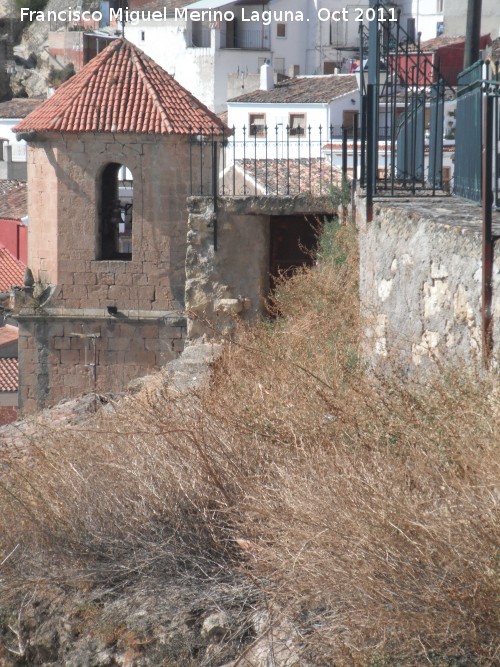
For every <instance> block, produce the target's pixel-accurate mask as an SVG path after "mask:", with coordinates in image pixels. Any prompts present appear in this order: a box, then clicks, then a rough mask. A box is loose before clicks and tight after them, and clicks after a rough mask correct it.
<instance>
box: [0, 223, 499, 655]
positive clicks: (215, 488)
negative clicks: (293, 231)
mask: <svg viewBox="0 0 500 667" xmlns="http://www.w3.org/2000/svg"><path fill="white" fill-rule="evenodd" d="M357 275H358V274H357V256H356V238H355V233H354V231H353V230H352V229H351V228H349V227H341V226H338V225H327V226H326V228H325V232H324V234H323V239H322V241H321V243H320V261H319V263H318V265H317V266H316V267H314V268H313V269H312V270H304V271H299V272H298V273H297V274H296V275H295V276H293V277H292V278H291V279H289V280H288V281H286V282H285V281H283V282H282V283H281V284H280V286H279V289H278V292H279V297H278V298H279V312H280V319H279V321H278V322H277V323H276V324H275V325H274V326H269V325H265V324H264V323H263V324H262V325H257V326H255V327H253V328H250V329H241V330H240V332H239V334H238V337H237V339H236V341H233V342H231V343H228V344H227V346H226V348H225V352H224V355H223V358H222V359H221V360H220V361H219V362H218V364H217V366H216V367H215V369H214V376H213V380H212V383H211V386H210V387H209V388H207V389H206V390H202V391H201V390H200V391H197V392H193V393H192V394H190V395H189V396H185V395H182V396H179V395H177V394H175V393H172V392H170V391H169V390H168V388H163V389H162V390H160V391H159V394H157V395H156V396H155V397H154V398H149V399H146V398H142V399H138V398H137V399H130V400H127V401H125V402H123V403H122V404H121V405H120V406H118V407H117V409H116V413H113V412H109V411H107V412H106V413H101V415H100V417H99V416H98V417H97V418H96V421H95V424H94V425H93V426H92V428H91V429H90V430H89V431H85V430H80V431H67V430H66V431H59V432H58V431H50V430H49V431H46V432H45V431H44V432H39V433H38V434H37V436H36V438H34V439H33V442H32V443H31V452H30V463H29V465H26V462H25V461H22V460H15V459H14V460H12V461H10V463H9V474H8V475H7V476H6V477H5V481H4V482H2V486H1V490H0V493H1V496H0V499H1V507H2V511H1V513H0V526H1V531H0V535H1V537H0V549H1V551H0V553H1V554H9V553H11V551H12V549H13V548H14V547H15V545H17V544H19V545H21V546H20V547H19V548H18V549H17V550H16V551H15V553H14V554H13V555H12V556H11V557H10V558H9V559H8V560H7V562H6V563H5V564H4V565H3V572H2V575H1V576H2V580H1V587H2V593H3V595H4V597H5V598H6V599H7V598H14V597H16V595H22V594H24V591H25V590H26V588H27V587H28V586H29V585H30V582H32V581H34V580H36V581H37V582H54V583H56V584H57V585H61V584H62V583H64V585H65V586H75V585H77V584H78V583H80V584H81V583H82V582H84V583H85V585H86V586H89V587H101V588H102V587H104V588H107V589H109V590H112V591H115V593H116V591H119V592H120V594H121V595H122V596H126V595H127V594H128V593H127V591H129V590H132V589H133V590H137V589H140V590H143V591H157V592H158V591H164V590H165V589H166V587H168V586H174V584H175V586H182V587H184V589H185V590H192V591H200V590H204V589H207V590H208V589H210V591H211V592H210V594H209V593H207V596H208V597H210V595H213V587H214V586H215V587H219V588H218V590H222V589H224V591H225V593H224V596H225V599H226V600H227V595H228V593H227V590H233V591H234V590H235V588H236V582H242V581H247V582H248V585H247V588H246V593H245V594H246V595H247V596H248V599H251V600H252V605H253V604H255V603H256V602H255V601H256V599H257V598H259V597H260V599H261V603H260V604H265V605H266V607H267V609H268V610H269V613H270V615H271V620H272V622H273V623H274V624H275V625H276V626H278V627H282V628H287V629H288V631H289V633H290V636H291V637H293V638H294V639H293V641H294V642H295V645H296V650H297V651H298V652H299V653H300V656H301V658H300V660H301V664H303V665H334V664H335V665H367V666H370V665H371V667H375V666H377V667H382V666H384V667H389V666H390V667H396V666H397V665H398V666H399V665H405V666H406V665H422V664H431V665H436V666H438V665H441V666H443V667H444V665H449V666H452V665H456V666H458V665H465V664H466V665H468V666H470V665H485V666H486V665H493V664H495V661H496V659H497V657H498V654H497V650H498V646H497V637H498V636H499V632H498V630H499V627H498V617H497V616H496V614H495V600H496V594H497V583H498V580H497V578H496V577H497V576H498V546H499V545H498V532H497V527H498V526H497V523H496V516H495V510H496V497H495V488H496V487H495V484H496V483H497V480H498V441H499V433H498V429H499V422H500V420H499V419H498V415H499V413H500V407H499V400H498V391H497V389H495V380H496V379H497V378H495V377H483V378H481V377H476V376H474V375H473V374H471V373H470V372H468V371H467V370H464V369H460V370H459V371H447V370H446V369H441V370H440V372H439V373H437V374H436V376H435V377H432V376H428V377H427V378H426V379H425V381H423V380H422V381H421V382H419V381H418V379H415V380H413V381H411V382H408V381H403V380H402V379H400V378H398V377H395V376H391V377H383V378H378V377H375V376H374V375H373V374H370V373H368V372H367V371H366V369H365V368H364V366H363V363H362V356H361V354H360V351H359V349H360V331H361V328H362V327H361V322H360V318H359V311H358V301H357V289H358V284H357ZM0 560H1V559H0ZM224 586H225V587H226V588H224ZM231 587H232V588H231ZM243 597H244V596H243ZM212 599H213V597H212ZM242 604H243V603H242ZM200 664H201V663H200Z"/></svg>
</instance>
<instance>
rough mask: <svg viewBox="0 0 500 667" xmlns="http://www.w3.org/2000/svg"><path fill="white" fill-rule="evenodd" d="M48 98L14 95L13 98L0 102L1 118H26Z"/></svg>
mask: <svg viewBox="0 0 500 667" xmlns="http://www.w3.org/2000/svg"><path fill="white" fill-rule="evenodd" d="M45 99H46V98H43V99H42V98H39V97H14V98H13V99H12V100H8V101H7V102H1V103H0V118H26V116H27V115H28V114H29V113H31V112H32V111H34V109H36V108H37V107H39V106H40V105H41V104H43V102H44V101H45Z"/></svg>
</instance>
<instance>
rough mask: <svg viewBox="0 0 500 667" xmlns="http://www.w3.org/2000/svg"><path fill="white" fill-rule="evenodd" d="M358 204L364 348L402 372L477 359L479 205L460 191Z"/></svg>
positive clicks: (497, 290)
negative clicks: (368, 207) (368, 206)
mask: <svg viewBox="0 0 500 667" xmlns="http://www.w3.org/2000/svg"><path fill="white" fill-rule="evenodd" d="M364 211H365V203H364V200H361V201H359V205H358V225H359V233H360V235H359V243H360V296H361V304H362V311H363V314H364V316H365V317H366V318H367V327H366V334H367V338H366V353H367V356H368V358H369V360H370V361H371V362H372V363H373V364H374V365H376V366H379V367H383V366H384V365H386V364H387V362H388V361H390V362H391V365H395V366H397V367H398V368H399V369H400V370H402V371H403V372H405V373H413V372H415V371H417V370H418V369H424V368H426V367H429V365H434V364H435V363H439V362H446V363H450V362H451V363H452V364H458V365H463V366H464V367H469V366H471V365H472V366H477V367H479V365H480V362H481V208H480V207H479V206H477V205H475V204H472V203H468V202H465V201H464V200H460V199H458V198H443V199H439V198H433V199H430V200H427V202H423V201H422V200H421V201H419V200H417V199H415V198H414V199H412V201H411V202H410V201H408V200H407V201H406V202H402V203H398V202H396V201H394V200H392V201H389V202H378V203H376V204H375V213H374V220H373V222H370V223H367V222H366V219H365V216H364ZM493 276H494V286H493V295H494V296H493V303H492V313H493V339H494V351H493V358H494V360H495V364H496V365H497V366H498V362H499V358H500V258H499V256H498V251H497V253H496V258H495V263H494V271H493Z"/></svg>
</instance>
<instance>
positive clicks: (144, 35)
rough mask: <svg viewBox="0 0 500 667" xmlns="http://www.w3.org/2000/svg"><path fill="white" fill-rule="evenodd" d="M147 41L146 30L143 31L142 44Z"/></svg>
mask: <svg viewBox="0 0 500 667" xmlns="http://www.w3.org/2000/svg"><path fill="white" fill-rule="evenodd" d="M145 41H146V33H145V31H144V30H141V42H145Z"/></svg>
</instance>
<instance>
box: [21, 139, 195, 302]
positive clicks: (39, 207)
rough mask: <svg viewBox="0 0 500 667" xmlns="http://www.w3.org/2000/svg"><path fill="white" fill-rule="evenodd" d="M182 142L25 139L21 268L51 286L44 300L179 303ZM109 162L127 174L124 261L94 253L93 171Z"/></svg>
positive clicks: (96, 179)
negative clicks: (130, 193)
mask: <svg viewBox="0 0 500 667" xmlns="http://www.w3.org/2000/svg"><path fill="white" fill-rule="evenodd" d="M187 141H188V140H187V138H186V137H178V136H177V137H155V136H148V135H113V134H105V133H103V134H96V135H94V134H91V133H88V134H82V135H77V136H75V135H70V134H66V135H46V136H44V137H43V138H40V139H38V140H36V141H30V143H29V144H28V179H29V183H30V188H29V192H28V211H29V216H30V227H29V240H28V247H29V255H28V266H29V267H30V268H31V269H32V271H33V274H34V276H35V279H39V280H41V281H42V282H43V283H48V284H53V285H58V289H57V291H56V293H55V294H54V296H53V300H52V305H53V306H62V307H65V308H83V307H85V308H105V307H106V306H108V305H115V306H117V307H118V309H119V310H126V309H133V308H135V309H141V310H169V309H172V308H177V307H182V304H183V299H184V261H185V257H186V197H187V195H188V192H189V160H190V157H189V147H188V143H187ZM195 158H199V152H198V151H196V156H194V157H193V158H192V159H195ZM111 162H115V163H119V164H123V165H125V166H127V167H128V168H129V169H130V171H131V172H132V174H133V177H134V202H133V225H132V260H131V261H108V260H105V261H100V260H99V259H98V258H99V196H100V175H101V173H102V170H103V168H104V166H105V165H106V164H109V163H111ZM195 173H196V174H198V173H199V169H196V170H195Z"/></svg>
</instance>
